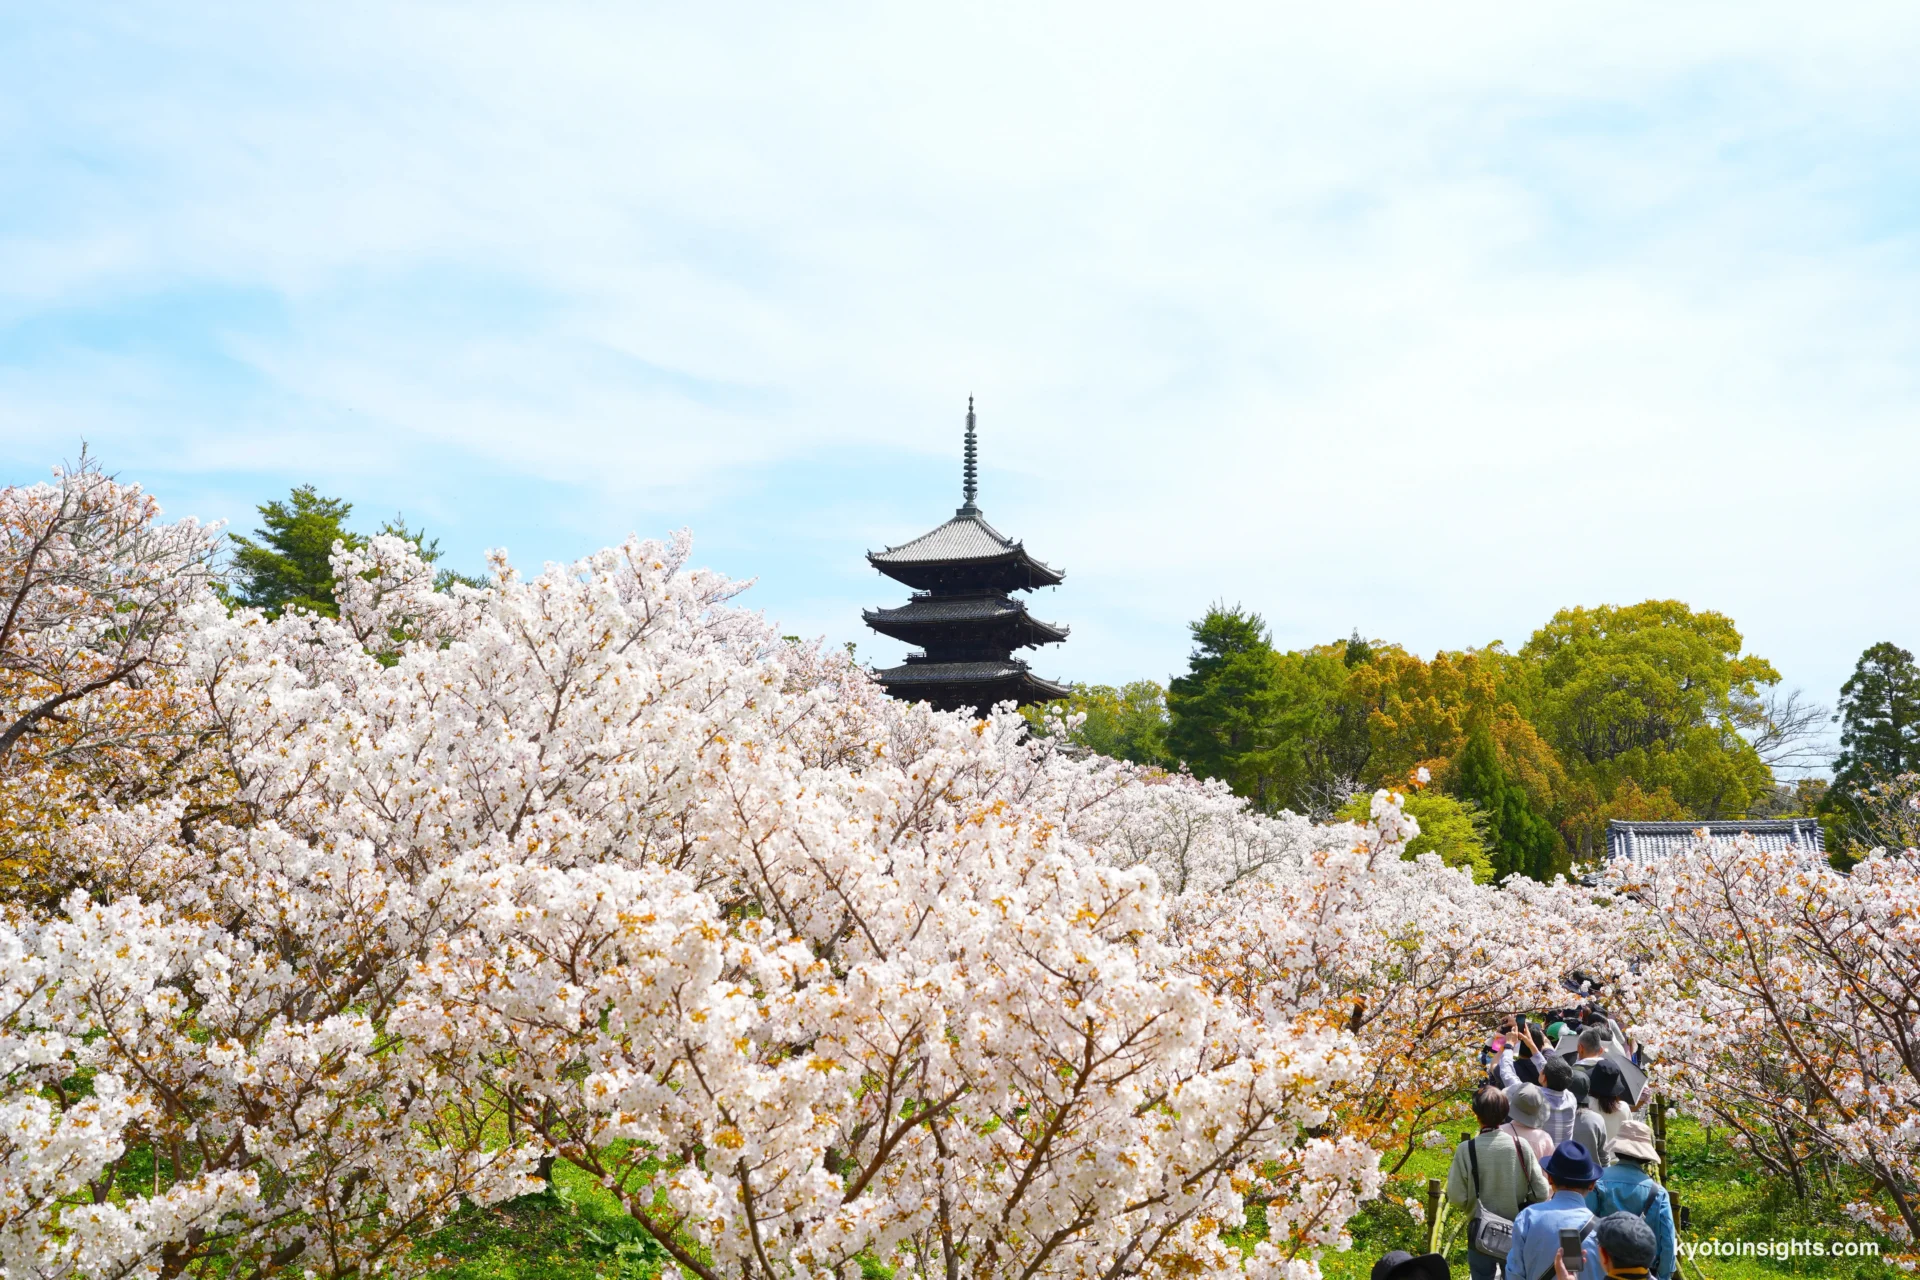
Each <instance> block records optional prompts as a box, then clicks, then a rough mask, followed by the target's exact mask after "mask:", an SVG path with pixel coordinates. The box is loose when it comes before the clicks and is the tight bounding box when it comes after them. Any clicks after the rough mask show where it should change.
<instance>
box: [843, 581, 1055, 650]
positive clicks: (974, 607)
mask: <svg viewBox="0 0 1920 1280" xmlns="http://www.w3.org/2000/svg"><path fill="white" fill-rule="evenodd" d="M862 616H863V617H864V618H865V619H866V623H867V625H868V626H869V627H872V628H873V629H874V630H875V631H878V632H879V633H880V634H881V635H886V636H892V637H893V638H894V639H896V640H904V641H906V642H907V643H908V644H917V645H929V644H940V643H942V642H946V643H954V642H962V641H964V642H968V643H975V644H987V645H992V646H995V647H999V648H1005V649H1019V648H1024V647H1026V646H1028V645H1040V644H1058V643H1059V642H1060V641H1062V640H1065V639H1066V638H1067V628H1065V627H1060V626H1055V625H1054V624H1053V623H1051V622H1042V621H1040V619H1038V618H1036V617H1034V616H1033V615H1032V614H1030V613H1028V612H1027V607H1026V606H1025V605H1024V604H1021V603H1020V602H1019V601H1017V600H1009V599H1008V598H1007V597H1006V596H1004V595H995V594H987V595H962V596H946V595H942V596H929V597H925V598H922V599H918V600H913V601H910V602H909V603H907V604H904V605H902V606H901V607H900V608H898V609H868V610H866V611H865V613H864V614H863V615H862Z"/></svg>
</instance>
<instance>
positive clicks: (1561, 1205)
mask: <svg viewBox="0 0 1920 1280" xmlns="http://www.w3.org/2000/svg"><path fill="white" fill-rule="evenodd" d="M1546 1173H1547V1182H1548V1183H1549V1184H1550V1185H1551V1186H1552V1188H1553V1194H1552V1195H1551V1196H1549V1197H1548V1198H1547V1199H1545V1200H1543V1201H1541V1202H1540V1203H1539V1204H1530V1205H1528V1206H1527V1207H1526V1208H1524V1209H1522V1210H1521V1211H1520V1213H1519V1215H1518V1216H1517V1217H1515V1218H1514V1220H1513V1247H1512V1248H1511V1249H1510V1250H1508V1252H1507V1269H1506V1274H1507V1276H1508V1280H1545V1278H1546V1277H1548V1276H1551V1275H1553V1274H1554V1260H1555V1259H1556V1258H1558V1257H1559V1256H1560V1232H1561V1230H1562V1229H1563V1228H1564V1229H1566V1230H1569V1231H1578V1232H1581V1233H1582V1234H1583V1235H1586V1234H1591V1233H1592V1230H1593V1224H1594V1223H1595V1221H1597V1219H1595V1217H1594V1216H1593V1211H1592V1210H1591V1209H1589V1208H1587V1192H1589V1191H1591V1190H1593V1184H1594V1183H1596V1182H1598V1181H1599V1180H1600V1165H1599V1163H1598V1162H1597V1161H1596V1160H1594V1158H1593V1156H1592V1155H1590V1154H1588V1152H1587V1149H1586V1148H1585V1147H1583V1146H1581V1145H1580V1144H1579V1143H1577V1142H1563V1143H1561V1144H1560V1145H1559V1146H1557V1147H1555V1148H1554V1149H1553V1155H1551V1156H1550V1157H1548V1159H1547V1170H1546ZM1582 1275H1583V1276H1584V1275H1585V1270H1584V1268H1583V1270H1582Z"/></svg>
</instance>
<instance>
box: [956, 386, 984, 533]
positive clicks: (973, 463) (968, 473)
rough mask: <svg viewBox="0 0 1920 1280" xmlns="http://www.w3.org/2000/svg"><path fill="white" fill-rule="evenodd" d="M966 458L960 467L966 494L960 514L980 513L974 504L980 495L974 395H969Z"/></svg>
mask: <svg viewBox="0 0 1920 1280" xmlns="http://www.w3.org/2000/svg"><path fill="white" fill-rule="evenodd" d="M964 458H965V461H964V462H963V463H962V464H961V467H960V477H961V484H960V492H961V494H962V495H964V496H965V498H966V503H965V505H964V506H962V507H961V508H960V514H961V515H968V516H970V515H976V514H978V512H979V510H980V508H978V507H976V506H974V505H973V500H974V499H975V498H977V497H979V496H980V451H979V447H978V445H977V443H976V442H975V440H974V436H973V397H972V396H968V397H967V447H966V452H965V454H964Z"/></svg>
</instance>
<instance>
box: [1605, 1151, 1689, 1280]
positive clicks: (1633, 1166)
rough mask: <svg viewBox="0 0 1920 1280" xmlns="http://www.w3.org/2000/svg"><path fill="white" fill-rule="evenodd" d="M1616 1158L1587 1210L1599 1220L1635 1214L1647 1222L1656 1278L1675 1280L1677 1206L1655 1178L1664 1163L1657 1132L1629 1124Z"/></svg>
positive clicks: (1607, 1169)
mask: <svg viewBox="0 0 1920 1280" xmlns="http://www.w3.org/2000/svg"><path fill="white" fill-rule="evenodd" d="M1613 1158H1614V1163H1613V1164H1610V1165H1608V1166H1607V1168H1606V1169H1605V1170H1604V1171H1603V1172H1602V1173H1601V1174H1600V1180H1599V1181H1598V1182H1596V1183H1595V1184H1594V1187H1593V1190H1592V1191H1591V1192H1589V1193H1588V1194H1587V1208H1589V1209H1591V1210H1593V1212H1594V1214H1595V1216H1597V1217H1602V1218H1604V1217H1606V1216H1607V1215H1608V1214H1612V1213H1631V1214H1633V1215H1635V1216H1636V1217H1639V1218H1641V1219H1642V1220H1644V1221H1645V1222H1646V1224H1647V1226H1649V1227H1651V1228H1652V1229H1653V1242H1654V1257H1653V1268H1652V1269H1653V1274H1654V1275H1655V1276H1657V1277H1659V1280H1673V1267H1674V1260H1675V1259H1674V1245H1673V1204H1672V1202H1671V1201H1670V1200H1668V1199H1667V1189H1666V1188H1665V1187H1663V1186H1661V1185H1660V1184H1659V1182H1657V1181H1655V1179H1654V1177H1653V1173H1652V1170H1653V1168H1655V1167H1656V1166H1658V1164H1659V1162H1660V1154H1659V1152H1658V1151H1657V1150H1655V1148H1654V1145H1653V1130H1652V1129H1649V1128H1648V1127H1647V1126H1646V1124H1645V1123H1644V1122H1643V1121H1639V1120H1628V1121H1626V1122H1625V1123H1624V1124H1622V1125H1621V1126H1620V1136H1619V1137H1617V1138H1615V1139H1614V1140H1613Z"/></svg>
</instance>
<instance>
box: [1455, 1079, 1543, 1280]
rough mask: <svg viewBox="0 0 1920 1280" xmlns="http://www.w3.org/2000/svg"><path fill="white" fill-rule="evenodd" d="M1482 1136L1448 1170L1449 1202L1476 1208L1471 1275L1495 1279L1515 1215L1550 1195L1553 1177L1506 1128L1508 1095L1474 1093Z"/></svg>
mask: <svg viewBox="0 0 1920 1280" xmlns="http://www.w3.org/2000/svg"><path fill="white" fill-rule="evenodd" d="M1473 1118H1474V1119H1475V1120H1477V1121H1479V1122H1480V1132H1479V1134H1478V1135H1476V1136H1474V1137H1472V1138H1469V1139H1467V1140H1466V1141H1465V1142H1462V1143H1461V1144H1460V1147H1459V1149H1458V1150H1456V1151H1455V1152H1454V1153H1453V1167H1452V1168H1450V1169H1448V1170H1447V1203H1448V1204H1451V1205H1452V1206H1453V1207H1454V1208H1456V1209H1465V1208H1466V1207H1467V1206H1468V1205H1472V1206H1473V1210H1472V1217H1471V1218H1470V1219H1469V1220H1468V1224H1467V1274H1468V1275H1470V1276H1471V1277H1473V1280H1493V1277H1494V1275H1495V1274H1496V1272H1497V1270H1498V1268H1499V1266H1500V1263H1501V1261H1502V1260H1503V1259H1504V1257H1505V1252H1504V1249H1503V1246H1504V1245H1505V1243H1506V1240H1507V1238H1508V1233H1509V1232H1510V1231H1511V1229H1512V1223H1513V1219H1514V1217H1515V1216H1516V1215H1517V1214H1519V1213H1520V1212H1521V1210H1523V1209H1524V1208H1526V1206H1528V1205H1530V1204H1532V1203H1533V1202H1534V1201H1536V1200H1545V1199H1546V1198H1547V1195H1548V1187H1547V1176H1546V1174H1545V1173H1544V1172H1542V1170H1541V1168H1540V1163H1539V1161H1538V1160H1536V1159H1535V1158H1534V1155H1533V1151H1532V1150H1531V1149H1530V1148H1529V1147H1528V1146H1527V1145H1526V1144H1525V1143H1524V1142H1520V1141H1517V1140H1516V1139H1515V1138H1514V1136H1513V1135H1512V1134H1511V1133H1508V1132H1507V1131H1506V1130H1505V1129H1503V1128H1502V1127H1501V1126H1503V1125H1505V1124H1506V1122H1507V1095H1506V1094H1505V1093H1504V1092H1502V1091H1501V1090H1499V1089H1498V1088H1496V1087H1494V1086H1493V1085H1483V1086H1481V1088H1480V1091H1479V1092H1478V1093H1476V1094H1474V1095H1473Z"/></svg>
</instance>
